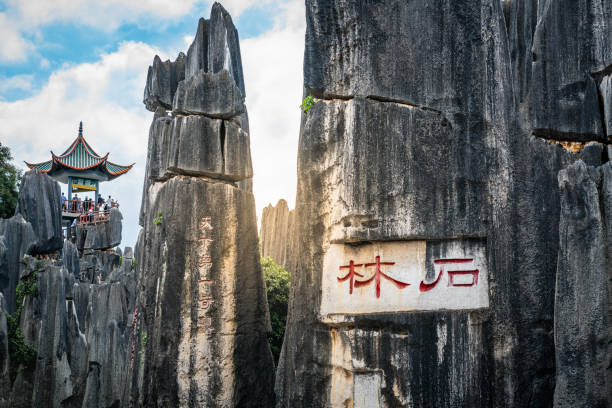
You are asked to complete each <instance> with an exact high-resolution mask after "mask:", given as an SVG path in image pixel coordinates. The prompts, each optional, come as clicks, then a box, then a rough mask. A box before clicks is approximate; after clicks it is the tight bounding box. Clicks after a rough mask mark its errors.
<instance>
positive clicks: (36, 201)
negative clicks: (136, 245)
mask: <svg viewBox="0 0 612 408" xmlns="http://www.w3.org/2000/svg"><path fill="white" fill-rule="evenodd" d="M59 198H60V189H59V185H58V184H57V183H56V182H55V181H53V180H52V179H51V178H50V177H49V176H47V175H46V174H41V173H40V172H38V171H37V170H32V171H29V172H27V173H26V174H25V175H24V177H23V179H22V184H21V189H20V195H19V206H18V209H17V214H16V215H15V216H14V217H13V218H11V219H8V220H0V265H1V266H2V268H1V269H0V277H1V278H2V279H0V282H1V283H2V285H0V314H1V316H0V374H2V377H1V378H0V407H39V406H87V407H109V406H127V405H128V401H129V395H130V390H131V382H130V381H129V379H130V375H131V371H130V370H131V365H133V361H132V359H133V348H134V346H133V344H134V343H135V342H136V340H135V338H134V336H135V335H136V334H135V332H134V330H133V329H132V326H133V321H134V316H135V315H136V312H135V303H136V289H137V279H136V277H135V274H134V272H133V271H132V257H133V255H132V251H131V249H129V248H126V251H125V253H126V255H125V256H124V262H123V263H122V264H121V266H120V265H119V263H120V256H119V255H118V254H117V253H116V252H115V251H114V250H98V249H93V248H88V249H87V251H85V252H86V254H80V253H79V250H78V248H77V246H76V245H75V244H73V243H71V242H70V241H63V237H62V230H61V227H59V226H60V224H59V222H60V220H61V212H60V211H61V210H60V207H59V203H60V199H59ZM114 211H115V214H114V216H113V215H112V214H111V224H112V223H113V220H114V221H115V224H117V223H118V225H110V226H109V225H108V224H107V225H106V227H109V228H110V229H111V230H112V231H113V233H111V234H110V235H111V236H112V238H110V240H111V241H112V242H113V246H114V245H118V244H119V243H120V242H121V213H119V212H118V210H114ZM22 214H23V215H22ZM24 217H27V220H29V221H27V220H26V218H24ZM100 225H101V226H102V224H100ZM58 227H59V228H58ZM102 229H103V230H104V228H102ZM105 231H106V230H105ZM95 233H96V231H93V232H92V234H94V235H95ZM98 241H99V240H98ZM58 242H59V243H63V247H62V246H61V245H60V246H59V247H58V246H57V243H58ZM106 248H108V247H106ZM29 254H32V256H31V255H29ZM81 255H82V256H81ZM18 287H19V290H17V289H18ZM18 293H19V294H20V295H19V297H18V296H16V295H17V294H18ZM18 300H19V303H17V301H18ZM138 342H140V340H139V341H138ZM28 350H30V352H32V353H34V354H33V355H29V354H28V353H29V352H28Z"/></svg>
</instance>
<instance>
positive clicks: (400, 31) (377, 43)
mask: <svg viewBox="0 0 612 408" xmlns="http://www.w3.org/2000/svg"><path fill="white" fill-rule="evenodd" d="M553 3H554V4H553ZM587 3H588V4H587ZM585 4H587V5H585ZM504 5H505V8H502V5H501V3H500V2H488V1H452V2H451V1H445V0H440V1H435V2H431V1H425V0H422V1H410V2H404V1H394V0H389V1H384V2H367V1H345V0H310V1H308V2H307V4H306V19H307V31H306V48H305V61H304V88H305V91H306V94H308V93H312V94H313V95H314V96H315V100H316V102H317V103H316V104H315V105H314V107H312V108H311V109H310V110H309V111H308V113H307V114H305V115H303V118H302V126H301V132H300V144H299V153H298V190H297V199H296V209H295V227H294V232H293V241H294V242H295V249H294V250H293V252H292V253H293V254H295V255H293V256H294V259H293V260H292V261H291V262H292V263H293V264H294V265H295V268H294V273H293V275H292V288H291V296H290V302H289V321H288V326H287V331H286V334H285V342H284V345H283V351H282V354H281V358H280V361H279V367H278V370H277V377H276V394H277V406H278V407H286V406H317V407H319V406H345V405H353V406H355V407H358V406H367V407H378V406H380V407H395V406H432V407H437V406H508V407H525V406H551V405H552V404H553V395H554V394H555V383H556V377H557V378H558V376H559V373H558V371H557V372H556V370H555V361H554V355H555V351H556V347H557V344H556V343H555V335H554V329H556V328H557V327H559V328H560V329H561V328H563V324H561V325H560V326H559V325H557V323H556V322H555V320H554V315H555V314H556V315H557V316H562V315H563V313H571V310H572V309H571V305H570V304H566V303H565V302H562V301H557V302H555V283H556V280H557V256H558V255H559V250H560V245H561V248H563V247H564V246H565V247H567V245H566V244H565V243H564V242H563V240H562V241H561V243H560V241H559V231H560V230H559V227H560V224H559V222H560V221H559V220H560V212H561V210H562V208H561V207H560V204H559V202H560V198H559V197H560V191H559V184H558V182H557V174H558V172H559V171H560V170H561V169H563V168H565V167H567V166H568V165H570V164H571V163H572V162H574V161H576V160H578V159H583V160H584V161H586V162H588V164H589V165H592V166H599V165H601V164H602V162H605V161H607V157H609V156H608V149H604V147H603V146H602V145H601V144H598V143H591V144H588V145H585V143H584V142H586V141H595V142H601V141H603V140H606V134H605V132H604V130H603V125H601V117H602V115H603V113H602V109H603V111H604V112H605V109H606V106H607V105H606V103H607V102H605V101H604V102H603V103H602V104H599V103H597V100H598V99H597V98H598V97H599V96H598V95H605V93H606V92H608V91H606V89H607V88H606V87H607V86H608V83H607V82H606V80H605V78H604V77H605V76H606V75H608V74H609V72H608V71H607V67H606V64H609V61H610V57H609V56H607V55H608V54H607V53H608V51H607V49H608V47H609V38H608V37H609V34H608V33H609V30H610V21H611V19H610V15H611V14H610V4H609V2H604V3H601V2H594V1H593V2H578V3H571V4H570V2H561V3H559V2H530V1H513V0H511V1H506V2H504ZM562 9H563V10H562ZM561 22H564V23H563V24H561ZM565 23H567V24H565ZM564 30H566V31H564ZM577 30H578V31H580V30H582V31H581V32H583V35H576V34H575V33H576V32H577ZM568 36H573V38H572V39H569V38H567V37H568ZM560 42H563V45H562V47H563V50H562V52H560V53H558V55H557V54H555V46H554V44H557V43H560ZM604 43H605V44H604ZM531 50H534V53H535V55H534V54H533V53H532V51H531ZM570 60H571V61H578V64H577V65H572V64H570V63H569V61H570ZM563 61H568V62H563ZM568 64H569V65H572V67H571V68H568V70H566V71H564V72H563V73H560V72H559V73H558V75H557V74H556V73H555V72H556V71H555V70H557V71H558V70H560V69H562V68H561V67H564V66H568ZM594 73H595V74H596V75H595V76H596V77H597V80H594V79H592V78H593V75H594ZM597 73H600V74H597ZM552 77H554V78H552ZM598 87H599V88H600V89H604V92H603V93H602V92H598V91H597V89H598ZM536 105H537V106H536ZM561 116H562V117H561ZM595 118H600V120H599V122H597V120H596V119H595ZM598 123H599V124H598ZM542 129H552V130H553V131H552V132H542V131H541V130H542ZM546 139H547V140H546ZM566 141H570V142H571V143H565V142H566ZM570 197H571V196H570ZM572 199H573V198H572ZM573 211H578V210H577V209H575V210H573ZM563 222H564V221H563V220H562V221H561V227H563V225H564V224H563ZM572 251H573V249H572ZM584 262H588V261H586V260H585V261H584ZM593 265H594V264H593ZM577 266H578V263H576V264H574V265H573V266H571V268H568V267H565V268H562V267H560V268H559V274H566V272H565V271H566V270H568V269H572V270H573V269H575V270H576V272H577ZM569 273H572V272H571V271H570V272H569ZM600 289H601V288H600ZM600 293H601V292H600ZM598 296H599V297H598V300H593V301H592V302H595V303H596V302H599V300H601V296H602V295H598ZM569 302H570V301H569V300H568V303H569ZM589 302H590V300H589ZM417 312H418V313H417ZM568 324H569V325H571V324H572V323H571V321H568ZM586 324H590V323H586ZM590 328H592V329H594V330H593V333H592V335H594V336H596V337H597V336H599V337H598V338H600V337H601V336H602V333H601V331H599V330H600V329H601V325H600V326H597V327H590ZM563 330H565V331H566V332H567V331H571V328H570V327H565V328H564V329H563ZM569 337H571V336H569ZM577 342H578V343H579V339H570V343H571V344H577ZM582 346H583V347H584V348H585V349H586V350H585V352H586V351H587V350H588V352H589V353H597V352H596V351H595V349H596V348H597V347H598V346H596V345H594V344H593V343H589V344H585V343H582ZM603 347H604V348H605V347H606V346H603ZM608 349H609V343H608ZM557 352H561V350H560V349H557ZM557 355H558V353H557ZM597 355H598V356H599V355H600V354H597ZM572 364H573V363H572ZM589 375H591V374H589ZM601 381H604V380H601ZM601 381H600V382H597V384H601ZM604 383H605V385H606V386H608V389H610V388H612V387H610V383H609V381H608V380H605V381H604ZM570 392H573V393H574V394H573V395H574V396H576V393H575V389H574V390H573V391H570ZM569 401H571V400H569ZM560 406H563V405H562V404H560Z"/></svg>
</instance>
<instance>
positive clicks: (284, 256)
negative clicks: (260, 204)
mask: <svg viewBox="0 0 612 408" xmlns="http://www.w3.org/2000/svg"><path fill="white" fill-rule="evenodd" d="M294 214H295V212H294V211H293V210H292V211H289V207H288V206H287V202H286V201H285V200H282V199H281V200H278V203H277V204H276V206H272V204H269V205H268V206H267V207H266V208H264V209H263V212H262V214H261V229H260V232H259V239H260V241H261V255H262V256H269V257H271V258H272V259H274V261H275V262H276V263H277V264H279V265H280V266H282V267H283V268H284V269H285V270H288V269H287V268H288V267H289V261H290V260H291V259H293V256H292V252H291V250H292V248H293V239H292V238H293V221H294Z"/></svg>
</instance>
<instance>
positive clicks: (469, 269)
mask: <svg viewBox="0 0 612 408" xmlns="http://www.w3.org/2000/svg"><path fill="white" fill-rule="evenodd" d="M473 262H474V259H472V258H447V259H436V260H434V268H435V267H436V265H440V273H439V274H438V278H437V279H436V280H435V281H433V282H431V283H425V281H421V284H420V285H419V290H420V291H421V292H427V291H429V290H432V289H433V288H435V287H436V285H437V284H438V282H440V279H441V278H442V275H443V274H444V271H445V270H446V268H447V267H449V265H464V266H465V269H463V268H461V266H454V267H453V268H454V269H449V270H447V271H446V272H447V274H448V286H476V285H477V284H478V272H479V271H478V269H475V268H474V267H473ZM468 264H469V265H468ZM465 275H471V282H455V278H456V277H457V276H465Z"/></svg>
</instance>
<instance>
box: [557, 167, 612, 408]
mask: <svg viewBox="0 0 612 408" xmlns="http://www.w3.org/2000/svg"><path fill="white" fill-rule="evenodd" d="M559 188H560V193H561V221H560V225H559V259H558V264H557V284H556V293H555V348H556V372H557V376H556V386H555V398H554V402H555V407H568V408H569V407H609V406H611V405H612V372H611V370H610V367H611V366H610V364H612V347H610V344H611V342H612V324H611V323H612V322H611V319H612V313H611V311H612V285H611V282H612V279H611V278H612V274H611V273H610V270H611V268H610V265H609V262H610V261H609V259H610V257H609V256H610V254H611V251H612V245H611V243H610V242H609V237H610V232H611V231H610V221H609V220H610V217H611V216H612V214H611V213H610V211H611V210H612V201H611V200H612V165H611V164H610V163H607V164H605V165H603V166H601V167H590V166H586V165H585V164H584V163H583V162H582V161H579V162H577V163H574V164H573V165H571V166H569V167H567V168H566V169H564V170H562V171H561V172H559Z"/></svg>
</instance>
